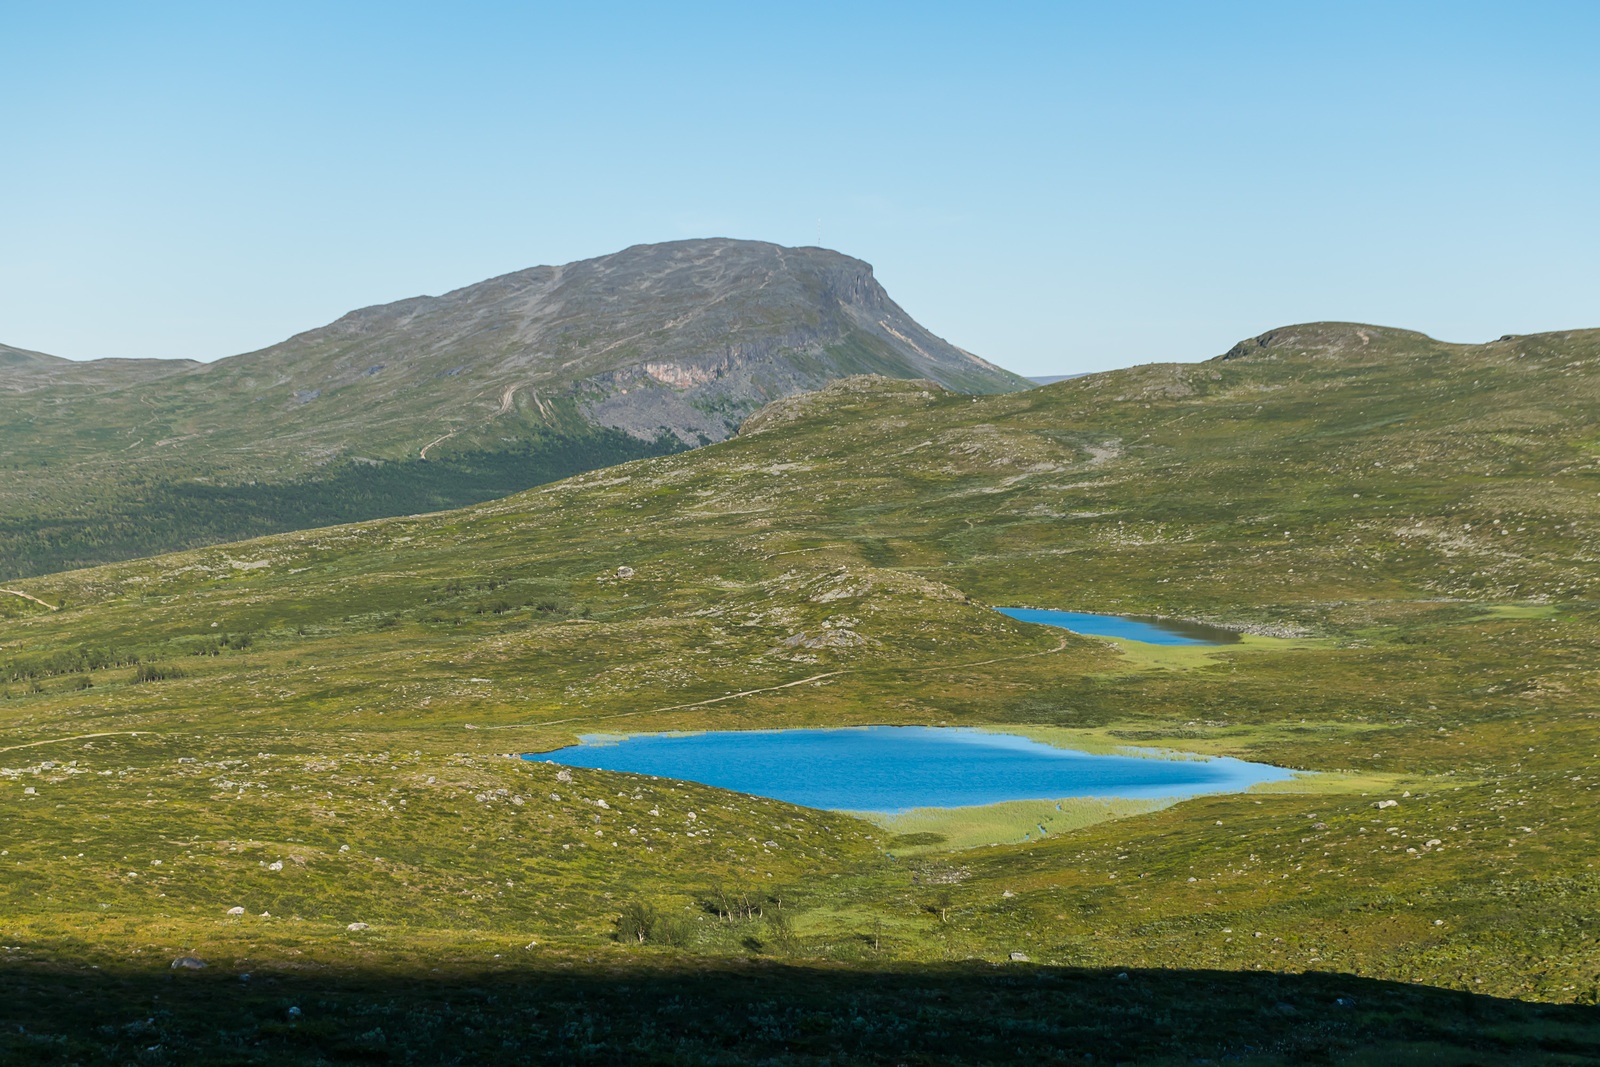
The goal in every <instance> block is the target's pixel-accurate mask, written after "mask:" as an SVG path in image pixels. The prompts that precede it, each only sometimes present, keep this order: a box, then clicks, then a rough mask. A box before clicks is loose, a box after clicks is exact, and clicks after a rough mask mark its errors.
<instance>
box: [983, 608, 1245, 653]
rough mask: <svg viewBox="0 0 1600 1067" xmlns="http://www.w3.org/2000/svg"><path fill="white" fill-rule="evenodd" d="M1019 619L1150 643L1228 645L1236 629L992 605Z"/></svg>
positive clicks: (1235, 637) (1080, 631)
mask: <svg viewBox="0 0 1600 1067" xmlns="http://www.w3.org/2000/svg"><path fill="white" fill-rule="evenodd" d="M994 610H996V611H998V612H999V613H1000V614H1002V615H1008V616H1010V617H1011V618H1013V619H1016V620H1017V621H1018V622H1033V623H1039V624H1040V625H1042V626H1059V627H1061V629H1063V630H1071V631H1072V632H1073V633H1075V634H1090V635H1093V636H1096V637H1121V638H1123V639H1125V640H1128V641H1143V642H1144V643H1145V644H1149V645H1231V644H1234V643H1236V642H1238V640H1239V635H1238V633H1236V632H1234V631H1233V630H1224V629H1223V628H1222V627H1220V626H1207V625H1206V624H1205V623H1200V622H1185V621H1183V620H1181V619H1157V618H1153V617H1151V616H1148V615H1099V614H1093V613H1090V612H1086V611H1049V610H1046V609H1043V608H995V609H994Z"/></svg>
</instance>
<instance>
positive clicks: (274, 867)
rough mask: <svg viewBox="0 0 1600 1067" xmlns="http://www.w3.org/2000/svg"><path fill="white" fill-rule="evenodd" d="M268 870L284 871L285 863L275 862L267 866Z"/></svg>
mask: <svg viewBox="0 0 1600 1067" xmlns="http://www.w3.org/2000/svg"><path fill="white" fill-rule="evenodd" d="M267 870H269V871H281V870H283V861H282V860H273V861H272V862H271V863H269V864H267Z"/></svg>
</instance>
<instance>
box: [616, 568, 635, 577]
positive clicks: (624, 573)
mask: <svg viewBox="0 0 1600 1067" xmlns="http://www.w3.org/2000/svg"><path fill="white" fill-rule="evenodd" d="M634 574H635V571H634V569H633V568H632V567H618V568H617V577H618V578H624V579H626V578H632V577H633V576H634Z"/></svg>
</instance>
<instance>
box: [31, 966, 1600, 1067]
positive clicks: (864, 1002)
mask: <svg viewBox="0 0 1600 1067" xmlns="http://www.w3.org/2000/svg"><path fill="white" fill-rule="evenodd" d="M522 955H523V956H528V957H533V958H532V959H531V960H513V959H507V960H505V961H502V962H497V963H495V964H493V965H492V966H490V967H487V968H472V969H466V968H460V967H449V968H445V969H442V970H441V971H440V973H437V974H433V975H430V976H427V977H420V976H419V977H414V978H410V979H395V978H392V977H387V976H382V975H376V974H375V975H362V974H346V975H341V976H338V977H319V976H314V975H308V974H305V973H293V972H272V971H268V972H259V971H258V972H254V973H251V972H248V971H240V970H238V969H233V970H230V972H228V973H212V972H211V971H209V970H208V971H205V972H201V973H189V972H185V973H180V974H168V975H149V974H138V973H133V974H128V973H122V974H105V973H102V974H92V975H90V974H83V973H63V972H60V971H54V972H52V971H43V970H34V969H27V968H23V967H17V966H4V965H0V997H3V1000H4V1003H5V1005H6V1006H5V1007H4V1008H0V1020H3V1021H4V1022H7V1023H12V1024H13V1025H7V1026H4V1027H0V1063H19V1064H21V1063H28V1064H33V1063H85V1064H93V1063H108V1064H111V1063H118V1064H120V1063H124V1062H135V1063H189V1064H212V1063H231V1064H246V1063H319V1062H320V1063H327V1062H333V1063H341V1062H345V1063H349V1062H357V1063H417V1064H429V1063H438V1064H471V1063H639V1064H691V1063H703V1064H719V1063H720V1064H736V1063H756V1062H759V1063H769V1064H774V1065H789V1064H794V1065H801V1064H823V1063H839V1062H848V1063H869V1064H934V1063H946V1064H972V1065H977V1064H1010V1063H1076V1064H1082V1063H1250V1064H1259V1065H1266V1064H1302V1063H1330V1064H1331V1063H1345V1064H1367V1065H1372V1067H1378V1065H1380V1064H1395V1063H1428V1064H1441V1065H1442V1064H1451V1065H1463V1067H1464V1065H1467V1064H1507V1065H1510V1064H1528V1065H1536V1064H1537V1065H1555V1064H1580V1063H1585V1062H1594V1060H1595V1059H1596V1058H1600V1009H1596V1008H1592V1007H1588V1008H1583V1007H1556V1006H1536V1005H1528V1004H1522V1003H1519V1002H1516V1001H1505V1000H1496V999H1494V998H1492V997H1486V996H1475V995H1472V994H1462V993H1450V992H1446V991H1443V990H1436V989H1428V988H1426V987H1419V986H1408V985H1402V984H1398V983H1392V982H1378V981H1372V980H1370V979H1361V978H1352V977H1349V976H1343V975H1323V974H1304V975H1278V974H1240V973H1230V972H1217V971H1142V970H1131V971H1116V970H1081V969H1074V968H1062V967H1034V966H1031V965H1028V964H1006V965H1004V966H1001V967H994V966H991V965H986V964H946V965H940V966H933V967H918V968H906V967H903V966H894V965H885V964H877V965H867V966H865V967H861V968H855V969H849V970H846V969H843V968H838V967H828V968H819V967H805V966H792V965H785V964H773V963H769V962H766V961H762V960H758V959H753V960H750V961H748V962H744V961H736V962H735V963H733V964H723V965H721V966H711V967H692V968H672V967H662V966H659V965H648V964H647V965H643V966H636V967H632V968H629V969H628V970H627V971H618V970H615V969H609V968H602V967H596V966H595V965H593V964H591V963H587V962H585V961H583V960H572V959H568V960H560V961H551V960H540V959H538V956H539V952H538V950H532V951H527V952H524V953H522ZM246 973H249V974H250V978H249V980H248V981H241V975H242V974H246Z"/></svg>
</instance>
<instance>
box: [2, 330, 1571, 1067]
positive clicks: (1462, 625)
mask: <svg viewBox="0 0 1600 1067" xmlns="http://www.w3.org/2000/svg"><path fill="white" fill-rule="evenodd" d="M1335 340H1339V339H1338V338H1337V337H1336V338H1335ZM1345 340H1348V338H1346V339H1345ZM1340 343H1343V342H1342V341H1341V342H1340ZM1351 344H1353V342H1352V343H1351ZM1431 345H1432V343H1431V342H1428V343H1427V344H1422V343H1421V342H1416V341H1414V340H1411V339H1409V338H1407V337H1405V336H1402V337H1400V338H1399V339H1398V340H1395V339H1393V338H1390V339H1387V340H1385V339H1384V338H1381V337H1380V338H1378V339H1377V341H1375V342H1373V343H1372V344H1371V345H1370V346H1355V347H1350V346H1349V345H1347V346H1346V348H1345V349H1336V351H1335V354H1334V355H1333V356H1327V355H1325V354H1318V353H1316V352H1312V353H1309V354H1305V353H1284V354H1283V355H1282V357H1281V358H1278V359H1273V360H1265V361H1257V360H1253V359H1246V360H1238V361H1228V362H1225V363H1213V364H1203V365H1200V366H1196V367H1156V368H1139V369H1135V370H1132V371H1127V372H1118V373H1116V374H1111V375H1100V376H1095V377H1092V378H1087V379H1078V380H1075V381H1069V382H1064V383H1061V384H1059V385H1056V386H1051V387H1048V388H1045V389H1040V390H1036V391H1033V392H1030V393H1026V394H1018V395H1011V396H1003V397H991V398H980V399H977V400H974V399H973V398H970V397H956V396H949V395H946V394H942V393H939V392H938V391H936V390H931V389H923V388H921V387H919V386H916V385H907V384H903V383H898V384H891V383H883V382H861V381H852V382H849V383H845V384H843V385H841V386H838V387H835V388H833V389H831V390H829V391H827V392H826V393H824V394H818V395H815V396H812V397H808V398H804V399H799V400H795V401H789V402H785V403H784V404H782V405H779V406H778V407H777V408H776V409H772V410H769V411H768V412H767V413H766V414H764V415H763V416H760V417H759V418H758V419H757V420H756V421H755V423H754V424H753V425H752V426H750V427H749V432H747V433H746V434H744V435H742V436H741V437H740V438H738V439H736V440H734V441H732V442H729V443H727V444H725V445H718V446H713V447H710V448H706V449H702V450H699V451H697V452H694V453H691V454H685V455H678V456H670V457H663V458H659V459H651V460H645V461H641V462H638V463H634V464H629V465H627V466H624V467H619V468H612V469H610V470H607V471H602V472H595V473H592V474H589V475H584V476H581V477H579V478H576V479H572V480H570V481H567V482H563V483H559V484H557V485H554V486H550V487H547V488H544V489H540V490H534V491H531V492H528V493H525V494H522V495H520V496H517V497H512V498H508V499H506V500H504V501H499V502H495V503H493V504H487V505H480V506H477V507H474V508H469V509H466V510H463V511H456V512H447V513H441V514H437V515H426V516H417V517H411V518H404V519H393V520H384V521H380V522H374V523H368V524H363V525H359V526H347V527H337V528H331V529H323V530H314V531H306V532H301V533H293V534H284V535H279V536H274V537H271V538H266V539H262V540H258V541H253V542H245V543H239V544H232V545H224V546H218V547H215V548H211V549H205V550H200V551H194V552H189V553H183V554H179V555H172V556H163V557H156V558H153V559H148V560H140V561H134V562H130V563H124V564H117V565H112V566H107V567H101V568H97V569H93V570H87V571H76V572H69V573H64V574H58V575H52V576H48V577H44V578H37V579H30V580H28V581H25V582H18V583H12V585H13V586H14V587H15V588H16V589H17V590H18V591H21V592H26V593H28V594H31V595H33V596H36V597H38V598H39V599H40V600H42V601H44V602H45V603H44V604H39V603H35V602H33V601H28V600H25V599H23V598H21V597H15V596H7V595H5V594H0V600H4V601H5V604H4V617H3V618H0V690H3V695H4V699H3V700H0V767H3V770H0V942H3V947H0V984H3V986H4V989H0V993H3V995H0V1016H3V1018H0V1023H3V1024H4V1025H3V1026H0V1058H3V1059H7V1060H9V1061H14V1062H29V1063H32V1062H115V1063H123V1062H141V1063H143V1062H149V1063H160V1062H178V1061H184V1062H190V1063H194V1062H235V1063H244V1062H285V1061H294V1060H306V1061H314V1060H318V1059H324V1060H330V1061H332V1060H341V1059H342V1060H355V1059H366V1060H375V1061H385V1060H387V1061H393V1062H416V1063H428V1062H449V1061H453V1062H464V1063H465V1062H482V1061H493V1060H506V1061H517V1060H532V1059H538V1058H541V1057H542V1058H545V1059H549V1060H552V1061H558V1062H559V1061H584V1060H588V1061H591V1062H615V1061H625V1060H636V1061H641V1062H663V1063H675V1062H749V1061H770V1062H795V1063H801V1062H818V1063H820V1062H824V1061H828V1062H841V1061H850V1060H855V1061H861V1062H885V1063H909V1062H930V1063H931V1062H962V1063H976V1062H1009V1061H1026V1060H1033V1059H1039V1060H1051V1059H1058V1060H1070V1061H1072V1062H1089V1060H1087V1059H1086V1057H1089V1056H1092V1057H1093V1058H1094V1062H1106V1061H1113V1062H1114V1061H1118V1060H1124V1061H1134V1062H1173V1063H1178V1062H1194V1061H1196V1060H1215V1061H1228V1062H1255V1063H1280V1062H1297V1061H1301V1060H1306V1059H1310V1060H1313V1061H1315V1060H1317V1059H1318V1058H1321V1060H1322V1061H1324V1062H1341V1063H1376V1062H1379V1061H1384V1062H1427V1063H1440V1064H1467V1063H1488V1062H1497V1063H1498V1062H1504V1063H1578V1062H1588V1061H1592V1060H1593V1059H1594V1058H1596V1056H1600V1025H1597V1017H1596V1012H1597V1011H1600V1009H1597V1008H1595V1007H1594V1005H1595V1002H1596V1000H1597V997H1600V942H1597V934H1600V929H1597V925H1596V919H1595V914H1596V902H1597V901H1600V869H1597V867H1596V864H1597V863H1600V846H1597V843H1596V832H1597V830H1600V796H1597V793H1596V786H1597V784H1600V771H1597V770H1596V769H1595V768H1596V767H1597V766H1600V707H1597V704H1596V701H1595V699H1594V693H1595V686H1596V681H1597V674H1596V667H1595V663H1594V650H1595V646H1596V635H1597V632H1600V631H1597V626H1596V623H1597V618H1600V604H1597V603H1596V600H1595V599H1594V597H1595V595H1596V593H1597V592H1600V587H1597V586H1596V585H1595V583H1596V580H1597V578H1600V574H1597V572H1596V569H1595V564H1594V562H1593V560H1594V559H1595V558H1596V548H1597V546H1600V522H1597V520H1600V495H1597V494H1600V477H1597V474H1600V468H1597V467H1596V466H1595V462H1594V452H1593V446H1592V444H1591V442H1592V440H1593V438H1594V435H1595V433H1596V432H1597V431H1596V428H1595V426H1594V425H1593V423H1592V421H1591V417H1590V415H1589V414H1588V413H1589V412H1592V411H1593V410H1594V407H1593V401H1594V399H1595V398H1594V396H1593V393H1594V391H1595V388H1594V387H1595V384H1596V379H1595V377H1594V375H1593V373H1592V371H1591V370H1590V369H1589V368H1590V367H1591V365H1592V363H1593V361H1594V359H1595V356H1596V353H1595V349H1596V345H1595V342H1594V340H1593V338H1592V337H1590V336H1588V335H1573V336H1570V337H1566V338H1558V339H1555V340H1551V339H1522V341H1521V342H1518V341H1516V340H1513V341H1511V342H1503V343H1501V344H1500V345H1498V346H1484V347H1482V348H1478V349H1456V348H1451V347H1449V346H1433V347H1429V346H1431ZM1385 346H1387V347H1385ZM623 566H625V567H630V568H633V570H634V573H633V575H632V577H629V578H621V577H618V573H617V568H618V567H623ZM997 604H1005V605H1010V606H1017V605H1031V606H1038V607H1060V608H1069V609H1080V610H1101V611H1128V612H1142V613H1149V614H1162V615H1170V616H1177V617H1184V618H1193V619H1200V620H1205V621H1210V622H1218V623H1224V624H1229V625H1236V626H1242V627H1245V628H1247V630H1248V631H1249V636H1248V637H1247V639H1246V640H1245V641H1243V642H1241V643H1239V644H1237V645H1230V646H1220V647H1217V648H1212V649H1203V650H1188V649H1181V650H1176V651H1173V650H1150V649H1148V648H1143V647H1139V646H1133V645H1130V644H1129V643H1126V642H1113V641H1106V640H1100V639H1090V638H1083V637H1078V636H1075V635H1071V634H1067V633H1065V632H1063V631H1059V630H1051V629H1048V628H1044V627H1035V626H1028V625H1025V624H1021V623H1017V622H1014V621H1012V620H1010V619H1008V618H1006V617H1004V616H1001V615H999V614H997V613H994V612H992V611H990V610H989V605H997ZM52 607H54V608H55V609H56V610H52ZM859 723H908V724H909V723H916V724H929V725H939V724H949V725H968V726H992V727H998V728H1006V729H1013V730H1017V731H1018V732H1024V733H1030V732H1031V733H1032V734H1033V735H1035V736H1040V737H1042V738H1045V739H1054V740H1056V741H1058V742H1059V741H1064V740H1067V739H1072V740H1074V741H1076V742H1078V743H1080V744H1082V745H1084V746H1086V747H1094V746H1095V745H1102V746H1115V745H1140V746H1148V747H1151V748H1156V749H1176V750H1183V751H1191V752H1203V753H1217V754H1227V755H1233V756H1238V757H1242V758H1248V759H1253V760H1261V761H1265V762H1271V763H1275V764H1279V765H1282V766H1287V767H1292V768H1296V769H1301V770H1306V771H1314V772H1319V775H1320V776H1319V777H1317V778H1314V779H1305V780H1301V781H1298V782H1296V783H1293V785H1292V787H1290V788H1292V791H1267V790H1258V791H1253V792H1250V793H1245V794H1239V795H1232V796H1213V797H1203V798H1197V799H1193V800H1189V801H1185V802H1182V803H1178V804H1173V805H1170V806H1164V807H1160V808H1159V809H1157V810H1145V811H1138V812H1132V813H1129V812H1113V813H1111V814H1120V815H1122V816H1123V817H1120V818H1114V819H1102V818H1099V817H1098V815H1099V814H1105V813H1104V812H1100V813H1096V812H1092V811H1089V810H1088V806H1087V805H1085V806H1082V808H1083V810H1081V811H1080V810H1065V809H1066V808H1069V807H1071V806H1064V810H1063V811H1062V812H1059V813H1054V814H1055V816H1056V818H1057V819H1059V820H1060V822H1059V827H1058V829H1055V830H1050V831H1049V832H1046V833H1044V834H1042V835H1039V834H1034V835H1033V836H1032V837H1031V838H1030V839H1029V840H1026V841H1022V842H1014V843H1002V844H997V845H989V844H988V843H987V841H983V843H981V844H979V842H980V841H981V840H982V839H984V838H985V837H987V838H988V839H989V840H993V837H994V829H995V827H996V826H1001V827H1002V828H1003V826H1004V825H1009V824H1010V823H1009V822H1008V820H1010V821H1020V820H1021V819H1022V818H1023V817H1026V818H1027V819H1030V820H1031V819H1034V818H1035V816H1036V815H1038V814H1039V813H1038V812H1036V811H1032V810H1028V811H1021V810H1018V811H1016V812H998V813H991V821H990V822H989V823H988V824H986V825H983V826H976V827H975V826H973V825H970V824H965V823H964V824H961V825H957V824H955V823H952V822H949V821H948V820H947V822H946V823H945V824H943V825H935V824H934V823H933V822H931V821H930V822H925V823H918V822H917V821H916V820H915V819H912V820H908V821H907V823H906V824H905V825H890V826H887V827H885V826H879V825H875V824H873V823H869V822H866V821H863V820H858V819H854V818H851V817H849V816H846V815H842V814H837V813H821V812H816V811H810V810H805V809H800V808H795V807H791V806H787V805H783V804H780V803H777V802H773V801H767V800H762V799H759V798H752V797H745V796H741V795H734V794H728V793H723V792H719V791H717V790H713V789H708V788H704V787H699V786H693V785H687V784H684V783H679V782H669V781H664V780H655V779H650V778H641V777H637V776H629V775H621V774H609V773H605V772H599V771H582V770H572V771H569V772H563V771H561V770H560V769H559V768H557V767H555V766H553V765H549V764H543V763H539V762H529V761H524V760H520V759H515V758H510V757H511V755H512V754H515V753H521V752H528V751H542V750H545V749H549V748H553V747H556V746H558V745H561V744H564V743H568V742H570V741H571V739H572V738H573V737H574V736H575V735H577V734H579V733H587V732H597V731H644V730H664V729H678V730H689V729H736V728H748V727H757V726H759V727H776V726H801V725H805V726H818V725H843V724H859ZM1308 783H1316V784H1308ZM1380 804H1381V805H1382V806H1381V807H1380V806H1379V805H1380ZM1052 808H1053V805H1052ZM691 812H692V813H693V814H694V818H693V819H691V818H689V815H690V813H691ZM1047 814H1048V813H1047ZM930 818H933V817H930ZM980 821H981V820H980ZM1035 825H1037V823H1035ZM940 838H942V840H940ZM967 844H977V845H978V847H971V848H962V847H958V846H962V845H967ZM233 908H242V909H243V912H242V914H236V915H230V914H229V910H230V909H233ZM351 924H364V925H357V926H356V928H354V929H352V928H351ZM1013 954H1020V955H1021V956H1024V957H1026V960H1022V959H1015V960H1014V959H1013ZM188 956H193V957H198V958H201V959H204V960H205V961H206V963H207V967H206V968H205V969H203V970H199V971H193V972H191V971H188V970H184V969H178V970H174V969H172V967H171V964H172V962H173V960H175V959H178V958H180V957H188ZM1124 973H1126V974H1127V975H1128V977H1127V978H1125V979H1124V978H1121V977H1119V976H1120V975H1122V974H1124ZM244 975H249V976H250V977H249V978H248V979H247V980H246V979H244V977H243V976H244ZM291 1007H294V1008H298V1009H300V1010H299V1012H297V1013H293V1014H291V1013H290V1012H289V1009H290V1008H291Z"/></svg>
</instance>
